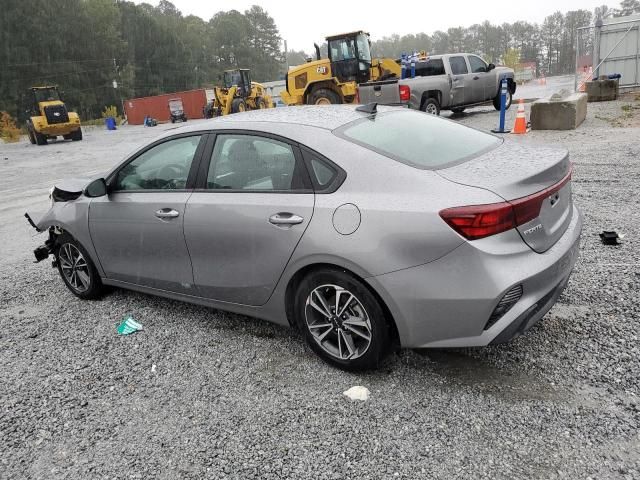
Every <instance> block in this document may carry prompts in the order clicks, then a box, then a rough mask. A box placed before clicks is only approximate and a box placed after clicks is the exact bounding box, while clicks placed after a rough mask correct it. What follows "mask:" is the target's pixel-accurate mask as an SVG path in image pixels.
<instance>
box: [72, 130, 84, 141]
mask: <svg viewBox="0 0 640 480" xmlns="http://www.w3.org/2000/svg"><path fill="white" fill-rule="evenodd" d="M70 136H71V140H72V141H74V142H77V141H79V140H82V128H80V127H78V129H77V130H76V131H75V132H71V134H70Z"/></svg>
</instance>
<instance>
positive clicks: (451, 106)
mask: <svg viewBox="0 0 640 480" xmlns="http://www.w3.org/2000/svg"><path fill="white" fill-rule="evenodd" d="M503 78H506V79H507V82H508V93H507V102H506V106H507V108H509V107H510V106H511V99H512V95H513V94H514V93H515V91H516V82H515V81H514V72H513V70H512V69H510V68H506V67H496V66H495V65H494V64H492V63H486V62H485V61H484V60H483V59H482V58H480V57H479V56H477V55H473V54H470V53H455V54H447V55H433V56H431V57H429V58H428V59H427V60H423V61H419V62H417V63H416V66H415V77H413V78H405V79H402V80H384V81H380V82H368V83H362V84H360V85H359V86H358V97H359V100H360V103H372V102H376V103H378V104H380V105H409V108H414V109H416V110H422V111H423V112H427V113H432V114H435V115H439V114H440V110H451V111H453V112H455V113H460V112H462V111H463V110H464V109H465V108H466V107H470V106H473V105H480V104H483V103H487V102H489V101H493V106H494V107H495V108H496V110H499V109H500V82H501V81H502V79H503Z"/></svg>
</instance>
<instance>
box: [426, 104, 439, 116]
mask: <svg viewBox="0 0 640 480" xmlns="http://www.w3.org/2000/svg"><path fill="white" fill-rule="evenodd" d="M425 112H427V113H430V114H431V115H437V114H438V107H437V106H436V105H435V104H434V103H429V104H427V107H426V108H425Z"/></svg>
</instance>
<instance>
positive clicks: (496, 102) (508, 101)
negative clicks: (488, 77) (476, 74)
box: [493, 90, 513, 111]
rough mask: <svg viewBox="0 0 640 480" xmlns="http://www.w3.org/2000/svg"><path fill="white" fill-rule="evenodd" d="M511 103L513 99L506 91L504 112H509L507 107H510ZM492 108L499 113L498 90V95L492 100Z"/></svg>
mask: <svg viewBox="0 0 640 480" xmlns="http://www.w3.org/2000/svg"><path fill="white" fill-rule="evenodd" d="M512 101H513V98H512V97H511V92H510V91H509V90H507V101H506V103H505V107H506V108H505V110H509V107H510V106H511V102H512ZM493 108H495V109H496V110H498V111H500V91H499V90H498V94H497V95H496V96H495V97H494V98H493Z"/></svg>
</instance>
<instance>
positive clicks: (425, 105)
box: [420, 97, 440, 115]
mask: <svg viewBox="0 0 640 480" xmlns="http://www.w3.org/2000/svg"><path fill="white" fill-rule="evenodd" d="M420 110H422V111H423V112H425V113H429V114H431V115H440V102H438V100H437V99H436V98H433V97H429V98H425V99H424V100H423V101H422V105H420Z"/></svg>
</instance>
